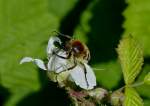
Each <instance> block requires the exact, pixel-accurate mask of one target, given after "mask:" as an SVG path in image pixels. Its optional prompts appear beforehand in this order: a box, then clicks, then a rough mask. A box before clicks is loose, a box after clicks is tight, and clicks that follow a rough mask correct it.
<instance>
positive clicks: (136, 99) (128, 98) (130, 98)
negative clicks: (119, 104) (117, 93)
mask: <svg viewBox="0 0 150 106" xmlns="http://www.w3.org/2000/svg"><path fill="white" fill-rule="evenodd" d="M124 106H143V100H142V99H141V97H140V96H139V95H138V93H137V92H136V90H135V89H133V88H131V87H126V88H125V101H124Z"/></svg>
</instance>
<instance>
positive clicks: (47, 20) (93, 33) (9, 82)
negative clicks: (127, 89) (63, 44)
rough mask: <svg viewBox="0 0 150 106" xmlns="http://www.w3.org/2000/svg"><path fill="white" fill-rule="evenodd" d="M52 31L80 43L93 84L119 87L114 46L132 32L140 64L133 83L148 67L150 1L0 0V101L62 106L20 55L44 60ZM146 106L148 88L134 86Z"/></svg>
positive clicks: (63, 97)
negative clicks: (92, 73) (140, 50)
mask: <svg viewBox="0 0 150 106" xmlns="http://www.w3.org/2000/svg"><path fill="white" fill-rule="evenodd" d="M54 30H57V31H60V32H61V33H64V34H69V35H70V36H74V37H75V38H76V39H79V40H81V41H83V42H85V43H86V44H87V45H88V47H89V49H90V51H91V61H90V64H91V65H92V66H93V67H96V68H101V69H104V70H95V73H96V76H97V82H98V85H100V86H102V87H104V88H106V89H108V90H115V89H118V88H120V87H121V86H123V85H124V81H123V76H122V72H121V68H120V64H119V62H118V59H117V53H116V50H115V48H116V47H117V44H118V43H119V40H120V39H121V37H122V36H127V35H129V34H132V35H133V36H134V37H135V38H136V39H137V40H139V42H140V43H141V45H142V47H143V50H144V59H145V64H144V66H143V70H142V72H141V75H140V76H139V77H138V78H137V81H140V80H142V79H143V76H144V75H145V74H146V73H148V72H149V71H150V47H149V46H150V0H0V105H2V106H63V105H64V106H67V105H69V103H70V101H69V99H68V98H67V94H65V91H64V90H62V89H59V88H58V87H57V85H56V84H54V83H52V82H50V81H48V78H47V76H46V73H45V72H44V71H42V70H40V69H38V68H37V67H36V66H35V65H33V64H32V63H28V64H24V65H19V61H20V59H21V58H22V57H24V56H32V57H36V58H41V59H45V60H46V51H45V49H46V45H47V42H48V39H49V37H50V35H51V32H52V31H54ZM137 91H138V92H139V93H140V95H141V97H142V98H143V99H144V103H145V106H150V86H141V87H138V88H137Z"/></svg>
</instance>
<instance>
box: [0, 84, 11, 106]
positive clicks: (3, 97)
mask: <svg viewBox="0 0 150 106" xmlns="http://www.w3.org/2000/svg"><path fill="white" fill-rule="evenodd" d="M9 96H10V92H9V91H8V90H7V89H6V88H4V87H3V86H1V85H0V106H3V104H4V103H5V102H6V101H7V100H8V98H9Z"/></svg>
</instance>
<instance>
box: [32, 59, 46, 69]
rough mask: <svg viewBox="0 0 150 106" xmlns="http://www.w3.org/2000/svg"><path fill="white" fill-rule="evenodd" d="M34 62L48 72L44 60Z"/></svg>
mask: <svg viewBox="0 0 150 106" xmlns="http://www.w3.org/2000/svg"><path fill="white" fill-rule="evenodd" d="M34 62H35V64H36V65H37V66H38V67H39V68H41V69H43V70H47V69H46V67H45V64H44V62H43V61H42V60H40V59H34Z"/></svg>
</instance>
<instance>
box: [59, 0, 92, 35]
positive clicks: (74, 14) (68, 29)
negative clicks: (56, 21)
mask: <svg viewBox="0 0 150 106" xmlns="http://www.w3.org/2000/svg"><path fill="white" fill-rule="evenodd" d="M90 2H91V0H78V2H77V3H76V5H75V6H74V8H73V9H72V10H71V11H70V12H69V13H68V14H67V15H66V16H65V17H64V18H63V19H62V21H61V23H60V27H59V31H60V32H61V33H63V34H67V35H70V36H73V32H74V30H75V28H76V26H77V25H78V24H79V23H80V17H81V15H82V13H83V12H84V10H85V9H86V8H87V6H88V4H89V3H90Z"/></svg>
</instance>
